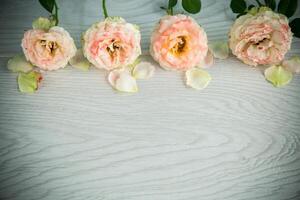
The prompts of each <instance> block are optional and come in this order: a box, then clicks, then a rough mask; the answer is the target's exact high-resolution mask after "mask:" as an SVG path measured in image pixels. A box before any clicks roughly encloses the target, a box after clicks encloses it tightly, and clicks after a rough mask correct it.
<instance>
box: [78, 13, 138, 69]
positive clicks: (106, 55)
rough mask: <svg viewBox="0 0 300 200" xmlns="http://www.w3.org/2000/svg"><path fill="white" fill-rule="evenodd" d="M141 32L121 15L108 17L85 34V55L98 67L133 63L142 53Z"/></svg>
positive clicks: (114, 66) (112, 66) (121, 65)
mask: <svg viewBox="0 0 300 200" xmlns="http://www.w3.org/2000/svg"><path fill="white" fill-rule="evenodd" d="M140 41H141V34H140V31H139V30H138V28H137V27H136V26H134V25H133V24H130V23H126V21H125V20H124V19H123V18H120V17H108V18H106V19H105V20H104V21H102V22H98V23H96V24H94V25H92V26H91V27H90V28H89V29H88V30H87V31H86V32H85V33H84V35H83V53H84V56H85V57H86V58H87V59H88V60H89V61H90V62H91V63H92V64H93V65H94V66H95V67H97V68H104V69H106V70H112V69H115V68H120V67H125V66H127V65H130V64H132V63H133V62H134V61H135V60H136V59H137V58H138V56H139V55H140V54H141V46H140Z"/></svg>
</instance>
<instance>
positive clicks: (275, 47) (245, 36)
mask: <svg viewBox="0 0 300 200" xmlns="http://www.w3.org/2000/svg"><path fill="white" fill-rule="evenodd" d="M291 41H292V32H291V29H290V27H289V23H288V19H287V18H286V17H285V16H284V15H281V14H277V13H275V12H273V11H270V10H266V9H262V10H261V11H259V12H257V13H256V14H249V13H248V14H246V15H243V16H241V17H239V18H238V19H237V20H236V21H235V23H234V24H233V26H232V27H231V29H230V32H229V47H230V49H231V50H232V53H233V54H234V55H235V56H237V57H238V58H239V59H240V60H242V61H243V62H244V63H246V64H248V65H252V66H256V65H269V64H278V63H280V62H281V61H282V60H283V58H284V56H285V54H286V53H287V51H288V50H289V49H290V46H291Z"/></svg>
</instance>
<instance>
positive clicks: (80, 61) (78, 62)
mask: <svg viewBox="0 0 300 200" xmlns="http://www.w3.org/2000/svg"><path fill="white" fill-rule="evenodd" d="M69 63H70V65H71V66H72V67H75V68H77V69H80V70H82V71H88V70H89V68H90V66H91V63H90V62H89V61H88V60H87V59H86V58H85V57H84V55H83V52H82V49H78V50H77V51H76V54H75V56H74V57H72V58H71V60H70V61H69Z"/></svg>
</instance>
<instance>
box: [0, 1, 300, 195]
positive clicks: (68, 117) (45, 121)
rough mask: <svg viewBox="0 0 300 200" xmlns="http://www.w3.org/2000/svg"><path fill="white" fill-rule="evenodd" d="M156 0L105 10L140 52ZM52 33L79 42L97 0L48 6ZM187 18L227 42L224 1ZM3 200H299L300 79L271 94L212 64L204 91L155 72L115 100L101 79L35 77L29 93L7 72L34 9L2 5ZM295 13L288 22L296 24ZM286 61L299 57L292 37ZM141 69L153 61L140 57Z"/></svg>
mask: <svg viewBox="0 0 300 200" xmlns="http://www.w3.org/2000/svg"><path fill="white" fill-rule="evenodd" d="M163 2H164V1H163V0H128V1H125V0H109V1H108V3H107V4H108V8H109V13H110V14H111V15H121V16H123V17H124V18H126V19H127V20H128V21H129V22H132V23H137V24H139V25H140V27H141V32H142V38H143V41H142V46H143V49H144V50H147V49H148V45H149V37H150V34H151V31H152V29H153V26H154V24H155V23H156V22H157V21H158V19H159V18H160V17H161V16H162V15H164V13H163V11H162V10H160V8H159V6H161V5H163ZM58 3H59V5H60V13H61V25H62V26H64V27H65V28H66V29H67V30H69V31H70V33H71V35H72V36H73V37H74V38H75V39H76V42H77V44H78V46H79V37H80V33H81V32H82V31H84V30H85V29H86V28H88V27H89V25H90V24H92V23H93V22H95V21H97V20H101V18H102V14H101V9H100V8H101V6H100V0H97V1H96V0H64V1H63V0H58ZM202 3H203V6H202V12H201V13H200V14H198V15H194V17H195V18H196V19H197V21H198V22H199V23H200V24H201V25H202V26H203V27H204V28H205V30H206V32H207V34H208V37H209V40H210V41H214V40H218V39H226V37H227V31H228V29H229V26H230V25H231V24H232V19H233V18H232V14H231V12H230V10H228V6H226V3H228V1H217V0H202ZM0 4H1V5H0V13H1V16H0V27H1V28H0V199H1V200H35V199H42V200H202V199H203V200H216V199H217V200H219V199H220V200H253V199H257V200H258V199H263V200H287V199H289V200H297V199H300V103H299V102H300V77H299V76H295V77H294V79H293V80H292V82H291V83H290V84H289V85H288V86H286V87H284V88H281V89H277V88H274V87H273V86H272V85H271V84H269V83H267V82H266V81H265V80H264V77H263V75H262V73H261V71H260V70H259V69H253V68H250V67H248V66H246V65H244V64H242V63H241V62H240V61H238V60H237V59H235V58H233V57H230V58H229V59H228V60H226V61H222V60H217V61H216V63H215V65H214V66H213V67H212V68H211V69H209V70H208V71H209V73H210V74H211V75H212V77H213V80H212V82H211V84H210V85H209V86H208V87H207V88H206V89H205V90H202V91H195V90H193V89H190V88H187V87H186V86H185V85H184V82H183V80H182V76H183V75H182V74H180V73H174V72H167V71H164V70H162V69H160V68H158V67H157V69H156V73H155V75H154V77H153V78H152V79H150V80H147V81H138V84H139V88H140V92H139V93H137V94H134V95H126V94H123V95H120V94H117V93H116V92H115V91H114V90H112V89H111V87H110V86H109V84H108V83H107V82H106V78H105V75H106V74H105V72H104V71H101V70H97V69H94V68H93V69H91V70H90V71H88V72H82V71H79V70H76V69H73V68H71V67H67V68H65V69H63V70H59V71H55V72H48V73H47V74H45V81H44V84H43V87H42V88H41V89H40V90H39V91H38V92H37V93H36V94H34V95H24V94H21V93H19V92H18V90H17V83H16V74H14V73H10V72H9V71H8V70H7V69H6V63H7V60H8V58H9V57H11V56H12V55H14V54H16V53H19V52H21V48H20V40H21V38H22V35H23V33H24V30H26V29H29V28H30V26H31V22H32V20H33V19H34V18H36V17H38V16H41V15H46V12H44V11H43V10H42V8H41V7H40V5H39V4H38V1H37V0H1V3H0ZM299 10H300V9H298V16H299V13H300V12H299ZM292 46H293V47H292V50H291V51H290V53H289V55H288V56H290V55H293V54H298V55H299V54H300V40H299V39H294V41H293V45H292ZM144 59H149V60H150V61H151V58H150V57H149V56H144Z"/></svg>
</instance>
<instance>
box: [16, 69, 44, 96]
mask: <svg viewBox="0 0 300 200" xmlns="http://www.w3.org/2000/svg"><path fill="white" fill-rule="evenodd" d="M41 80H42V75H41V74H40V73H38V72H35V71H32V72H29V73H27V74H26V73H20V74H19V76H18V85H19V90H20V91H21V92H22V93H34V92H35V91H36V90H37V89H38V86H39V82H40V81H41Z"/></svg>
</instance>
